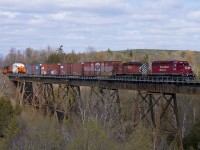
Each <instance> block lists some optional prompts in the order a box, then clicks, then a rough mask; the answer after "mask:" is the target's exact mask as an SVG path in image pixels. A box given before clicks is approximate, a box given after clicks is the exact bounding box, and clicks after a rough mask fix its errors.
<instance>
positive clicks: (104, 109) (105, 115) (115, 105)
mask: <svg viewBox="0 0 200 150" xmlns="http://www.w3.org/2000/svg"><path fill="white" fill-rule="evenodd" d="M90 111H91V113H92V114H93V115H96V116H98V119H100V120H101V122H104V123H105V122H106V121H108V120H109V119H110V118H112V120H110V121H116V120H118V119H119V118H120V113H121V108H120V99H119V90H118V89H107V88H94V87H91V90H90Z"/></svg>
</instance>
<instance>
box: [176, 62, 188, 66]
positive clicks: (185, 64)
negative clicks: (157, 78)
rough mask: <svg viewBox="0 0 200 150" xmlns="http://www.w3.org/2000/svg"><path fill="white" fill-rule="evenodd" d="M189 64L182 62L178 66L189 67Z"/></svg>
mask: <svg viewBox="0 0 200 150" xmlns="http://www.w3.org/2000/svg"><path fill="white" fill-rule="evenodd" d="M188 65H189V64H188V62H187V61H180V62H179V63H178V66H188Z"/></svg>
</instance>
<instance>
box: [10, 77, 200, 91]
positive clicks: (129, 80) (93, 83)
mask: <svg viewBox="0 0 200 150" xmlns="http://www.w3.org/2000/svg"><path fill="white" fill-rule="evenodd" d="M8 77H9V78H10V80H11V81H14V82H15V81H25V82H41V83H48V84H67V85H72V86H90V87H101V88H108V89H127V90H139V91H149V92H162V93H177V94H200V81H196V80H188V78H179V77H176V78H166V77H165V78H164V77H156V78H148V77H145V76H137V77H113V78H107V77H88V76H87V77H86V76H36V75H34V76H32V75H17V76H16V75H13V74H10V75H8Z"/></svg>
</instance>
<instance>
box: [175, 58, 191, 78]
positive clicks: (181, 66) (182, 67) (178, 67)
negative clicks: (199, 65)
mask: <svg viewBox="0 0 200 150" xmlns="http://www.w3.org/2000/svg"><path fill="white" fill-rule="evenodd" d="M173 70H175V71H178V73H179V72H180V73H182V75H186V76H194V73H193V71H192V67H191V66H190V65H189V63H188V62H187V61H177V62H175V63H174V65H173Z"/></svg>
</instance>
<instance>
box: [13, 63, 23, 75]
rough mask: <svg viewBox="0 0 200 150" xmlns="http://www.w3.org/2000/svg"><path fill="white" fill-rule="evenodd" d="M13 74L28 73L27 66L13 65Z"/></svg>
mask: <svg viewBox="0 0 200 150" xmlns="http://www.w3.org/2000/svg"><path fill="white" fill-rule="evenodd" d="M12 73H26V66H25V65H24V64H22V63H14V64H13V65H12Z"/></svg>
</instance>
